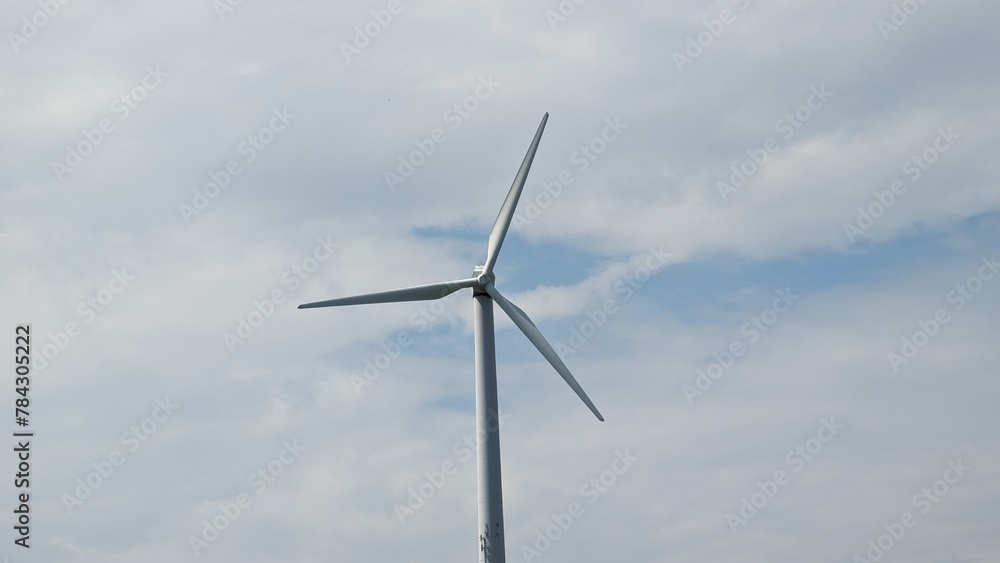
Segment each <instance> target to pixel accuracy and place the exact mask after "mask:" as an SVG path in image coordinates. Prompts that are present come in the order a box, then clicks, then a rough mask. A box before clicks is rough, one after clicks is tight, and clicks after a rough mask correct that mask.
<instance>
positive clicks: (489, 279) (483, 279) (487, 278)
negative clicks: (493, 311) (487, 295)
mask: <svg viewBox="0 0 1000 563" xmlns="http://www.w3.org/2000/svg"><path fill="white" fill-rule="evenodd" d="M472 275H474V276H475V277H476V283H478V284H479V287H486V286H488V285H490V284H492V283H493V282H494V280H495V278H494V277H493V274H487V273H486V266H476V268H475V270H473V271H472Z"/></svg>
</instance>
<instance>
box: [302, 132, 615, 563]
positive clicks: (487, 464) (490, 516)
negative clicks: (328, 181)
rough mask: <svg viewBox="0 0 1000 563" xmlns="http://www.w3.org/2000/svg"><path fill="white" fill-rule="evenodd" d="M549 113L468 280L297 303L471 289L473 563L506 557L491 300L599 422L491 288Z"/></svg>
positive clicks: (524, 319) (517, 312)
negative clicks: (475, 441) (475, 440)
mask: <svg viewBox="0 0 1000 563" xmlns="http://www.w3.org/2000/svg"><path fill="white" fill-rule="evenodd" d="M548 119H549V114H548V113H546V114H545V116H544V117H542V122H541V124H539V126H538V131H537V132H536V133H535V138H534V139H532V141H531V146H530V147H528V154H526V155H525V156H524V161H523V162H522V163H521V168H520V170H518V171H517V176H515V177H514V183H513V185H511V187H510V192H508V193H507V199H506V200H504V202H503V207H501V208H500V214H499V215H497V219H496V222H495V223H493V230H492V231H490V239H489V245H488V247H487V250H486V264H485V265H482V266H476V268H475V270H474V272H473V277H471V278H468V279H464V280H455V281H448V282H442V283H432V284H429V285H421V286H417V287H408V288H405V289H394V290H392V291H383V292H380V293H370V294H367V295H357V296H354V297H342V298H339V299H330V300H328V301H318V302H315V303H306V304H304V305H299V309H312V308H316V307H337V306H340V305H361V304H365V303H392V302H398V301H427V300H432V299H440V298H441V297H444V296H446V295H449V294H451V293H454V292H455V291H458V290H459V289H464V288H470V287H471V288H472V296H473V297H474V298H475V301H474V303H473V313H474V317H475V333H476V430H477V436H479V437H483V436H485V437H486V438H485V440H482V441H481V442H480V443H479V445H478V451H477V461H478V469H479V561H481V562H484V563H504V562H505V561H506V556H505V553H504V531H503V493H502V489H501V482H500V423H499V419H498V416H499V410H498V408H497V365H496V348H495V342H494V337H493V302H494V301H496V302H497V304H498V305H500V308H501V309H503V310H504V312H505V313H507V316H509V317H510V320H512V321H514V324H515V325H517V327H518V328H520V329H521V332H523V333H524V335H525V336H527V337H528V340H530V341H531V343H532V344H534V345H535V348H538V351H539V352H541V353H542V356H545V359H546V360H548V361H549V363H550V364H552V367H554V368H555V369H556V371H557V372H559V375H561V376H562V378H563V379H565V380H566V383H568V384H569V386H570V387H571V388H573V391H575V392H576V394H577V395H578V396H579V397H580V398H581V399H583V402H584V403H586V404H587V406H588V407H590V410H591V411H592V412H593V413H594V415H596V416H597V419H598V420H602V421H603V420H604V417H602V416H601V413H600V412H598V410H597V407H595V406H594V403H592V402H591V401H590V397H587V394H586V393H584V392H583V389H582V388H581V387H580V384H579V383H577V382H576V379H575V378H574V377H573V374H571V373H570V372H569V369H568V368H567V367H566V365H565V364H563V362H562V360H561V359H560V358H559V356H558V355H557V354H556V352H555V350H553V349H552V346H551V345H549V343H548V341H546V340H545V337H544V336H542V333H541V332H539V331H538V328H537V327H535V324H534V323H533V322H531V319H529V318H528V315H526V314H525V313H524V311H522V310H521V309H520V308H518V306H517V305H514V304H513V303H511V302H510V301H508V300H507V299H506V298H505V297H504V296H503V295H500V292H499V291H497V289H496V287H494V286H493V281H494V276H493V266H494V265H495V264H496V261H497V255H499V254H500V245H502V244H503V239H504V236H505V235H506V234H507V229H508V228H509V227H510V221H511V219H512V218H513V216H514V208H515V207H516V206H517V200H518V198H519V197H520V196H521V190H522V188H524V181H525V180H526V179H527V177H528V169H530V168H531V161H532V160H533V159H534V158H535V151H536V150H538V142H539V140H541V138H542V131H543V130H544V129H545V122H546V121H548Z"/></svg>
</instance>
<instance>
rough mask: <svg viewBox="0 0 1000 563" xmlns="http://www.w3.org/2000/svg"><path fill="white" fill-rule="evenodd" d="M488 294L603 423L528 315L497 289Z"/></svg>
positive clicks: (588, 399)
mask: <svg viewBox="0 0 1000 563" xmlns="http://www.w3.org/2000/svg"><path fill="white" fill-rule="evenodd" d="M486 292H487V293H489V294H490V297H492V298H493V300H494V301H496V302H497V304H498V305H500V308H501V309H503V310H504V312H505V313H507V316H508V317H510V320H512V321H514V324H516V325H517V328H519V329H521V332H523V333H524V335H525V336H527V337H528V340H530V341H531V343H532V344H534V345H535V348H538V351H539V352H541V353H542V355H543V356H545V359H546V360H548V361H549V363H550V364H552V367H554V368H556V371H557V372H559V375H561V376H562V378H563V379H565V380H566V383H568V384H569V386H570V387H571V388H572V389H573V391H576V394H577V396H578V397H580V399H581V400H583V402H584V403H585V404H586V405H587V406H588V407H589V408H590V411H591V412H593V413H594V416H596V417H597V420H600V421H602V422H603V421H604V417H603V416H601V413H600V412H599V411H598V410H597V407H595V406H594V403H593V402H591V400H590V397H588V396H587V394H586V393H584V392H583V388H582V387H580V384H579V383H577V382H576V378H574V377H573V374H572V373H570V372H569V368H567V367H566V364H564V363H563V361H562V359H561V358H560V357H559V355H558V354H556V351H555V350H553V349H552V346H551V345H550V344H549V343H548V341H547V340H545V337H544V336H542V333H541V332H540V331H539V330H538V327H536V326H535V323H533V322H531V319H529V318H528V315H526V314H525V313H524V311H522V310H521V309H520V308H519V307H518V306H517V305H515V304H513V303H511V302H510V301H508V300H507V299H506V298H505V297H504V296H503V295H500V292H499V291H497V289H496V288H495V287H493V286H492V285H488V286H486Z"/></svg>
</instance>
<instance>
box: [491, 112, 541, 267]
mask: <svg viewBox="0 0 1000 563" xmlns="http://www.w3.org/2000/svg"><path fill="white" fill-rule="evenodd" d="M548 120H549V114H548V112H546V113H545V115H544V116H542V122H541V124H539V125H538V131H537V132H535V138H534V139H532V141H531V146H529V147H528V154H526V155H524V161H522V162H521V168H520V169H518V171H517V176H514V183H513V184H511V186H510V191H509V192H507V199H505V200H504V202H503V207H501V208H500V213H499V214H498V215H497V220H496V221H494V223H493V230H491V231H490V241H489V245H488V246H487V248H486V267H485V269H484V271H485V272H486V273H487V274H492V273H493V265H494V264H496V261H497V256H498V255H499V254H500V245H502V244H503V239H504V237H505V236H506V235H507V229H508V228H509V227H510V221H511V219H512V218H513V217H514V208H515V207H517V200H518V198H519V197H521V190H522V189H523V188H524V182H525V180H527V179H528V170H529V169H530V168H531V161H532V160H534V159H535V151H537V150H538V142H539V141H540V140H541V139H542V131H543V130H544V129H545V122H546V121H548Z"/></svg>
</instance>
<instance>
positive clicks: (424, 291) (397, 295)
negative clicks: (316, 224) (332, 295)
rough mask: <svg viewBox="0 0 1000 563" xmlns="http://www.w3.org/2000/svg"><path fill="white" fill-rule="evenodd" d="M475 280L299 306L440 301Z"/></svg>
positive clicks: (470, 285) (303, 307) (429, 285)
mask: <svg viewBox="0 0 1000 563" xmlns="http://www.w3.org/2000/svg"><path fill="white" fill-rule="evenodd" d="M477 283H478V282H477V281H476V280H475V279H474V278H469V279H467V280H455V281H450V282H441V283H432V284H428V285H418V286H416V287H407V288H404V289H393V290H390V291H382V292H379V293H368V294H365V295H355V296H353V297H340V298H338V299H328V300H326V301H316V302H314V303H304V304H302V305H299V309H315V308H317V307H338V306H341V305H363V304H366V303H395V302H400V301H430V300H432V299H440V298H442V297H444V296H445V295H449V294H452V293H454V292H456V291H458V290H459V289H463V288H466V287H472V286H474V285H477Z"/></svg>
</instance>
